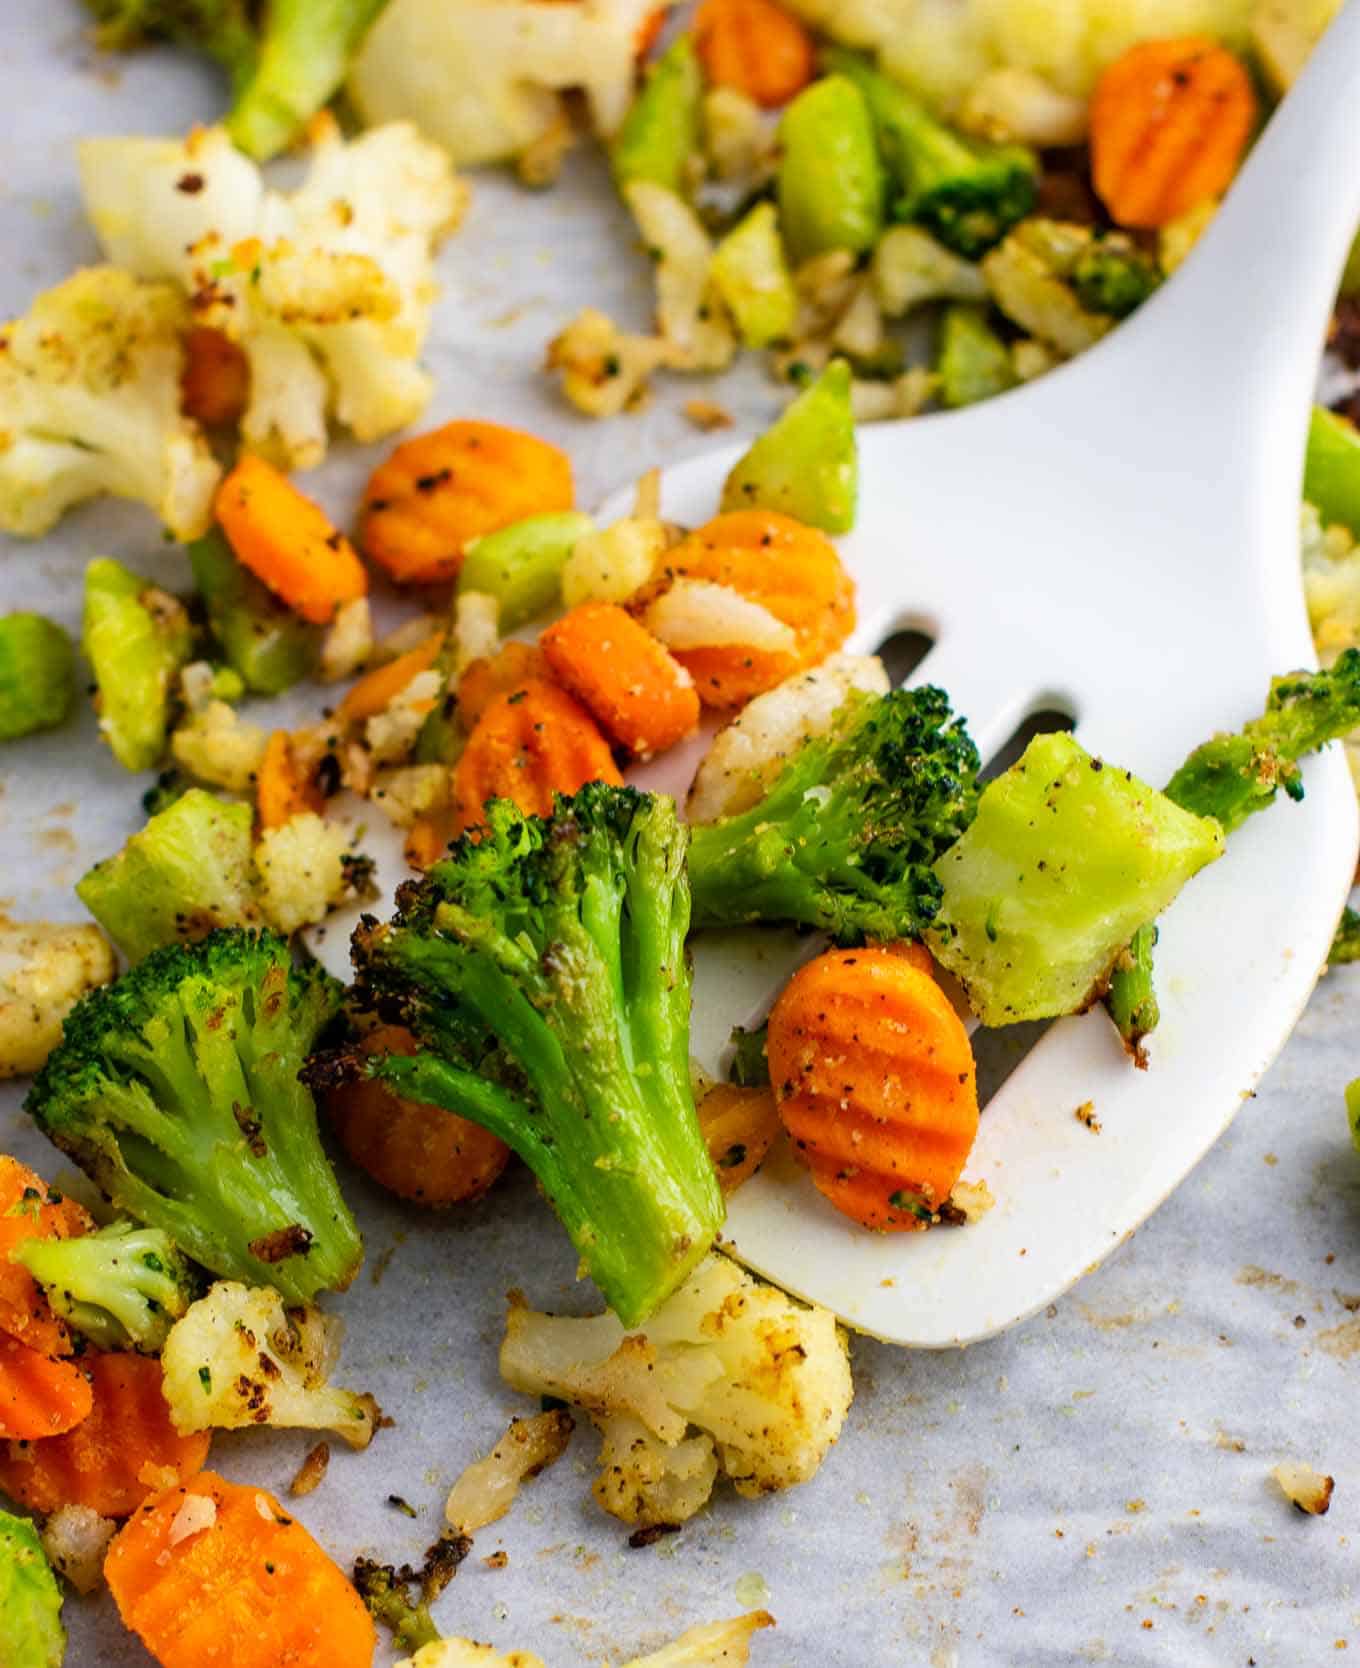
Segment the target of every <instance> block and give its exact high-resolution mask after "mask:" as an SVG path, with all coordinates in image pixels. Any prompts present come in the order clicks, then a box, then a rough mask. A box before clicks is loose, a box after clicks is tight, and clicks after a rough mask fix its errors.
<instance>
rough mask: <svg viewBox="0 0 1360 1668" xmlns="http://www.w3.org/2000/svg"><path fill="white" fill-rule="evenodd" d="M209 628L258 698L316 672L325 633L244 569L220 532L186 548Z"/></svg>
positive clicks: (249, 688)
mask: <svg viewBox="0 0 1360 1668" xmlns="http://www.w3.org/2000/svg"><path fill="white" fill-rule="evenodd" d="M185 550H186V553H187V554H188V557H189V565H190V567H191V568H192V569H193V574H194V584H195V585H196V586H197V587H198V593H199V595H200V596H201V597H202V598H203V604H204V607H205V609H206V610H207V615H208V629H209V630H210V631H211V632H212V635H213V636H214V637H215V638H216V640H217V642H218V644H219V645H220V647H221V650H222V653H223V654H224V655H225V656H226V661H227V665H228V666H230V667H231V668H232V670H233V671H235V672H237V673H238V674H239V675H240V678H241V681H242V682H243V683H244V684H245V686H246V688H247V689H248V690H250V691H251V692H252V693H253V694H256V695H281V694H282V693H283V691H284V690H285V689H291V688H292V687H293V685H294V684H295V683H300V682H301V681H302V679H303V678H307V677H310V676H311V675H312V673H313V672H314V671H315V669H316V662H317V656H318V654H319V652H320V648H321V633H320V632H319V631H318V629H317V628H316V627H315V626H313V625H309V624H308V623H307V621H306V620H304V619H301V618H300V617H299V616H298V615H297V614H295V613H294V612H293V611H292V609H291V608H286V607H285V606H284V605H283V603H281V602H280V601H279V600H278V598H277V597H276V596H275V595H274V593H273V592H272V591H271V590H270V589H269V588H268V586H266V585H263V584H261V582H260V581H259V580H258V579H256V577H255V575H254V574H253V573H250V572H249V571H248V570H247V569H245V568H244V567H242V566H241V564H240V562H238V561H237V559H236V555H235V553H234V552H233V550H232V548H231V546H230V545H229V544H228V543H227V541H226V539H225V538H224V537H223V536H222V534H221V533H220V532H219V531H218V530H217V529H216V528H214V529H213V531H212V532H210V533H207V534H205V535H204V537H203V538H201V539H195V540H194V542H193V543H192V544H190V545H186V547H185Z"/></svg>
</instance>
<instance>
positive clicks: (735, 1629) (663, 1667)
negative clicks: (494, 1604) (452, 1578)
mask: <svg viewBox="0 0 1360 1668" xmlns="http://www.w3.org/2000/svg"><path fill="white" fill-rule="evenodd" d="M773 1626H774V1617H773V1616H771V1615H770V1614H769V1612H768V1611H766V1610H752V1611H750V1612H749V1614H747V1615H745V1616H733V1617H732V1618H731V1619H730V1620H729V1621H725V1622H702V1623H700V1625H699V1626H698V1627H692V1628H689V1629H687V1630H686V1632H684V1633H682V1634H681V1635H680V1637H679V1638H678V1639H673V1640H672V1641H671V1642H670V1644H669V1645H663V1646H662V1648H661V1649H660V1650H659V1651H652V1652H651V1653H650V1654H649V1655H647V1656H635V1657H634V1658H633V1659H632V1661H630V1662H625V1663H624V1664H623V1668H745V1664H746V1663H748V1662H749V1661H750V1659H751V1635H752V1634H753V1633H756V1632H758V1631H759V1630H760V1629H761V1628H764V1627H773ZM397 1668H544V1663H543V1659H542V1657H538V1656H535V1655H534V1654H533V1652H532V1651H498V1650H497V1649H496V1648H495V1647H494V1646H493V1645H478V1644H477V1643H475V1642H474V1641H473V1640H471V1639H439V1640H436V1642H435V1643H434V1644H432V1645H424V1646H422V1647H421V1649H420V1650H418V1651H417V1652H416V1654H415V1655H414V1656H413V1657H408V1658H407V1659H406V1661H404V1662H399V1663H398V1664H397Z"/></svg>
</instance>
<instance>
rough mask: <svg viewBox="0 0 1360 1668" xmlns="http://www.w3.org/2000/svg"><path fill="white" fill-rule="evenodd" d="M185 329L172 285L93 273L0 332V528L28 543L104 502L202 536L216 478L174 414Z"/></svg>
mask: <svg viewBox="0 0 1360 1668" xmlns="http://www.w3.org/2000/svg"><path fill="white" fill-rule="evenodd" d="M188 324H189V310H188V307H187V305H186V304H185V301H184V298H183V296H182V295H181V294H180V293H179V292H178V291H177V290H176V289H175V288H174V286H173V285H171V284H165V283H147V282H142V281H141V280H140V279H139V278H136V277H133V276H132V275H131V274H129V273H127V272H121V271H119V270H118V269H117V268H116V267H112V266H93V267H87V268H85V269H84V270H83V271H81V272H76V273H74V274H72V276H71V277H70V278H68V279H66V280H65V282H64V283H61V284H58V285H57V286H56V288H55V289H50V290H46V291H44V292H43V294H42V295H40V296H39V297H38V298H37V300H36V301H35V302H34V303H33V306H32V308H31V309H30V310H29V312H28V313H27V314H25V316H24V317H23V318H21V319H16V320H15V321H13V322H12V323H10V324H6V325H3V326H0V528H2V529H3V530H4V531H5V532H7V533H18V534H21V535H23V536H25V537H30V538H33V537H37V536H38V535H39V534H41V533H45V532H47V530H48V529H49V528H50V527H52V526H54V525H55V524H56V522H57V521H58V520H59V519H60V518H61V516H62V515H63V514H64V512H65V511H66V510H68V509H70V507H71V506H72V505H73V504H78V503H80V502H81V501H82V500H84V499H86V498H93V497H96V496H97V495H98V494H100V493H106V492H107V493H113V494H114V495H115V496H116V497H119V498H135V499H138V500H140V501H141V502H142V503H144V504H149V505H150V506H151V508H152V509H153V510H155V512H156V514H157V515H158V516H159V517H160V518H161V520H162V521H163V522H164V523H165V525H166V526H167V527H168V528H169V529H170V531H171V532H172V533H173V534H174V535H175V537H176V538H179V539H192V538H197V537H198V535H199V534H201V533H202V532H204V531H205V530H206V528H207V526H208V523H209V521H210V520H211V519H212V495H213V490H214V488H215V487H216V486H217V482H218V478H219V476H220V474H221V471H220V469H219V468H218V465H217V462H216V460H215V459H214V457H213V455H212V452H211V451H210V450H209V448H208V443H207V441H206V440H205V439H204V437H203V434H202V432H201V430H200V429H199V427H198V424H197V423H194V422H192V421H190V419H189V418H187V417H185V416H184V415H183V414H182V413H181V411H180V372H181V370H182V368H183V363H184V349H183V346H182V332H183V331H184V330H186V329H187V328H188Z"/></svg>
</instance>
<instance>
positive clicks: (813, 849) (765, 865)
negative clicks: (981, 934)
mask: <svg viewBox="0 0 1360 1668" xmlns="http://www.w3.org/2000/svg"><path fill="white" fill-rule="evenodd" d="M977 769H978V755H977V749H976V748H975V747H974V746H973V742H972V739H971V738H970V736H969V735H968V732H967V730H966V729H965V728H964V724H963V720H962V719H961V718H954V717H952V716H951V713H950V707H949V697H948V696H947V695H946V694H945V693H944V691H943V690H941V689H936V688H934V687H933V686H931V685H929V684H926V685H923V686H921V687H920V688H917V689H898V690H895V691H894V692H893V693H892V694H890V695H881V696H863V695H854V696H852V697H851V698H850V699H849V700H848V701H847V702H846V703H845V705H844V706H843V707H842V708H841V710H840V712H839V713H838V714H837V717H836V720H835V723H834V724H833V726H832V728H831V729H830V731H828V732H827V734H825V735H819V736H813V737H811V738H810V739H809V740H807V741H805V742H804V743H803V744H802V746H801V747H799V748H798V750H797V751H796V752H795V753H793V754H792V755H791V756H790V758H789V761H788V763H787V764H786V765H785V766H784V769H783V770H782V771H781V772H780V774H779V775H778V776H777V777H776V778H775V780H774V782H773V783H772V784H771V786H770V787H769V789H768V790H767V791H766V793H765V796H764V797H763V798H762V799H760V800H759V801H757V803H756V804H755V805H753V806H751V808H750V809H749V810H746V811H741V812H739V813H738V814H737V815H736V816H732V817H723V818H721V819H720V820H719V821H717V822H713V823H705V824H701V825H699V826H698V827H695V828H694V829H692V830H691V835H690V858H689V872H690V884H691V886H692V887H693V889H694V924H695V926H696V927H717V926H736V925H739V924H741V923H743V922H748V921H788V922H794V923H796V924H798V925H800V926H806V927H818V928H821V929H822V930H823V931H825V932H829V933H831V934H832V936H833V937H834V938H836V939H837V941H838V942H840V943H843V944H849V943H858V942H861V941H863V940H864V939H866V938H878V939H892V938H917V937H919V936H920V934H921V931H922V929H923V928H924V927H925V926H927V925H928V924H929V922H931V921H932V920H933V919H934V917H935V913H936V911H937V910H938V908H939V906H940V896H941V893H940V883H939V881H938V880H937V879H936V877H935V875H934V873H933V872H932V869H931V865H932V864H933V863H934V861H935V859H936V858H937V857H938V856H939V855H940V853H941V852H942V851H944V850H945V848H946V847H947V846H949V845H951V844H952V843H953V841H955V840H956V839H957V838H958V837H959V835H960V834H961V833H962V832H963V831H964V829H965V828H967V826H968V824H969V823H970V822H971V821H972V817H973V811H974V809H975V807H976V804H977V786H976V779H977Z"/></svg>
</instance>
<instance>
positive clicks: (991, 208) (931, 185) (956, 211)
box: [823, 47, 1039, 260]
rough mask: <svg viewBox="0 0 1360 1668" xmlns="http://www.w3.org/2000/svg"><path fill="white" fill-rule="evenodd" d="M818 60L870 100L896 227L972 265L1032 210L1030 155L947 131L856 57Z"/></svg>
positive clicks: (1034, 184) (1035, 177)
mask: <svg viewBox="0 0 1360 1668" xmlns="http://www.w3.org/2000/svg"><path fill="white" fill-rule="evenodd" d="M823 58H824V61H825V64H826V67H827V69H828V70H831V71H833V72H834V73H836V74H838V75H844V76H847V77H848V78H849V79H850V80H851V81H853V82H854V84H855V85H856V86H857V87H858V88H859V90H860V92H861V93H863V95H864V97H865V98H866V99H867V100H868V104H869V110H870V113H871V114H872V116H873V119H874V127H875V129H876V130H877V133H878V145H879V150H880V151H881V152H882V155H883V160H884V162H885V164H886V165H887V168H888V171H889V173H890V174H891V175H892V177H893V180H894V182H895V183H896V185H897V188H898V197H897V201H896V203H895V204H894V206H893V213H894V216H895V218H896V219H898V220H912V221H916V222H917V223H918V224H919V225H922V226H924V227H926V229H927V230H928V231H930V232H932V233H933V234H934V235H935V236H936V237H937V238H938V239H939V240H940V242H941V243H943V244H944V245H945V246H946V248H949V249H952V250H953V251H954V252H955V254H958V255H963V256H965V257H966V258H967V259H968V260H976V259H977V258H978V257H979V256H980V255H985V254H986V252H987V251H988V250H989V249H990V248H991V247H992V246H993V245H994V244H996V243H999V242H1000V241H1001V239H1002V238H1003V237H1004V236H1005V235H1006V233H1007V232H1008V231H1009V230H1010V228H1011V227H1012V226H1014V225H1015V224H1016V222H1017V221H1020V220H1023V219H1024V217H1025V216H1026V215H1027V214H1028V213H1029V212H1030V210H1031V209H1032V208H1033V207H1034V201H1035V194H1036V191H1037V188H1038V181H1039V164H1038V161H1037V159H1036V158H1035V156H1034V153H1033V152H1032V151H1029V150H1027V149H1025V147H1024V146H1023V145H989V144H985V143H983V142H982V141H980V140H975V139H968V138H965V137H964V136H963V135H962V134H960V133H956V132H955V131H954V130H953V129H952V128H948V127H945V126H944V124H943V123H942V122H940V121H938V120H936V118H935V117H934V116H933V115H931V113H930V111H929V110H927V109H926V107H925V106H924V105H923V104H921V103H920V102H919V101H918V100H917V99H915V98H913V96H912V95H911V94H910V93H909V92H908V91H907V89H906V88H905V87H903V86H902V85H901V84H900V83H899V82H896V81H894V80H893V79H892V78H891V77H890V76H887V75H884V74H883V73H882V71H880V70H877V69H875V68H874V67H873V65H872V64H871V63H870V61H869V60H868V58H866V57H865V56H864V55H863V54H861V53H858V52H851V51H847V50H846V49H844V48H841V47H837V48H833V49H832V50H831V51H829V52H826V53H824V54H823Z"/></svg>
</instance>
